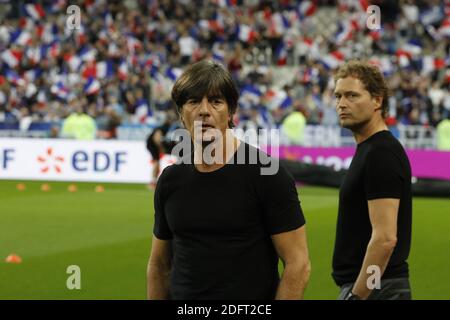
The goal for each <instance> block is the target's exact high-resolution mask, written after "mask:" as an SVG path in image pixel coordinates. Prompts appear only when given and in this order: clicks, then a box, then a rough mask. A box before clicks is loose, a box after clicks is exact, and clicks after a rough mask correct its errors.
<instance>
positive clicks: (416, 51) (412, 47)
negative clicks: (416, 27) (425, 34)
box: [402, 41, 422, 58]
mask: <svg viewBox="0 0 450 320" xmlns="http://www.w3.org/2000/svg"><path fill="white" fill-rule="evenodd" d="M402 50H403V51H405V52H406V53H407V54H408V55H409V58H411V57H415V56H418V55H420V54H421V53H422V46H421V45H420V44H419V43H417V42H415V41H409V42H408V43H406V44H405V45H404V46H403V48H402Z"/></svg>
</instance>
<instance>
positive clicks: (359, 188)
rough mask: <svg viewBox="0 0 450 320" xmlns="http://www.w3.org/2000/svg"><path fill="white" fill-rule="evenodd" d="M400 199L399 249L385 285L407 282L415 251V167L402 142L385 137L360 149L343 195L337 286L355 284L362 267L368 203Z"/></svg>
mask: <svg viewBox="0 0 450 320" xmlns="http://www.w3.org/2000/svg"><path fill="white" fill-rule="evenodd" d="M381 198H396V199H400V206H399V212H398V219H397V245H396V247H395V249H394V251H393V253H392V256H391V258H390V260H389V263H388V265H387V268H386V270H385V272H384V274H383V276H382V279H389V278H397V277H408V276H409V275H408V264H407V262H406V260H407V258H408V255H409V250H410V246H411V223H412V198H411V167H410V165H409V160H408V157H407V155H406V153H405V150H404V149H403V147H402V145H401V144H400V142H399V141H398V140H397V139H396V138H395V137H394V136H392V134H391V133H390V132H389V131H380V132H377V133H376V134H374V135H372V136H371V137H370V138H368V139H367V140H365V141H363V142H362V143H360V144H359V145H358V146H357V149H356V154H355V156H354V158H353V160H352V163H351V165H350V168H349V170H348V172H347V175H346V177H345V179H344V181H343V183H342V186H341V190H340V193H339V212H338V221H337V230H336V242H335V248H334V256H333V278H334V280H335V282H336V284H337V285H339V286H341V285H343V284H345V283H350V282H355V281H356V279H357V277H358V274H359V272H360V269H361V267H362V264H363V260H364V257H365V253H366V250H367V245H368V243H369V240H370V237H371V233H372V226H371V223H370V219H369V209H368V203H367V201H368V200H374V199H381Z"/></svg>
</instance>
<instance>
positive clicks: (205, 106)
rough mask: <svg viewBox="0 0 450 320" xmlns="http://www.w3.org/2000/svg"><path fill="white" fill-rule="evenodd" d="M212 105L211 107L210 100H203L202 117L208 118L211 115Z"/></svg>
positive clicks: (201, 104)
mask: <svg viewBox="0 0 450 320" xmlns="http://www.w3.org/2000/svg"><path fill="white" fill-rule="evenodd" d="M209 108H210V105H209V101H208V98H206V97H205V98H203V99H202V101H200V115H201V116H206V115H209V113H210V109H209Z"/></svg>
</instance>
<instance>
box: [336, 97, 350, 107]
mask: <svg viewBox="0 0 450 320" xmlns="http://www.w3.org/2000/svg"><path fill="white" fill-rule="evenodd" d="M347 105H348V104H347V100H346V99H345V98H344V97H341V98H340V99H339V100H338V101H337V102H336V109H337V110H340V109H345V108H347Z"/></svg>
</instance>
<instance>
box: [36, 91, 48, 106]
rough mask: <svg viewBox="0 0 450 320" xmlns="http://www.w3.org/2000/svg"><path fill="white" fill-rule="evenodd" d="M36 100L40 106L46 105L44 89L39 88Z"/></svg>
mask: <svg viewBox="0 0 450 320" xmlns="http://www.w3.org/2000/svg"><path fill="white" fill-rule="evenodd" d="M36 100H37V102H38V104H39V106H41V107H43V106H45V105H47V94H46V93H45V90H39V92H38V94H37V97H36Z"/></svg>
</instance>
